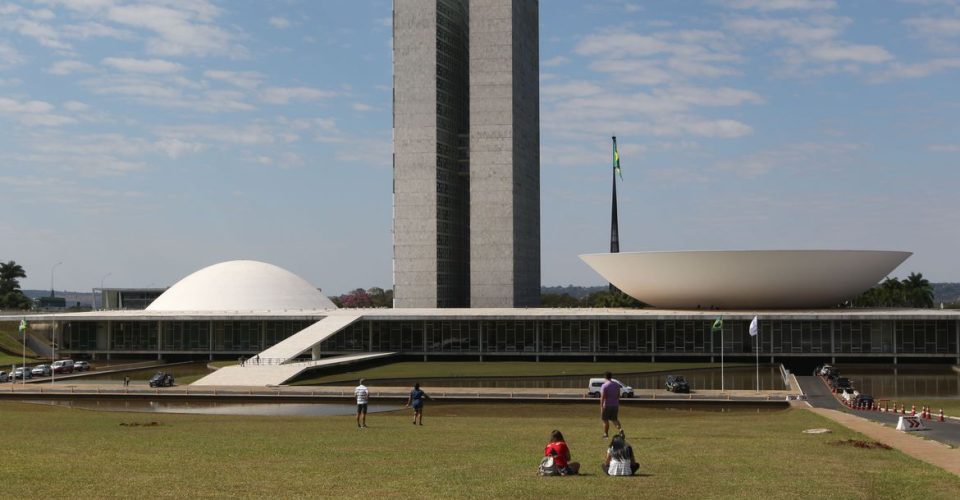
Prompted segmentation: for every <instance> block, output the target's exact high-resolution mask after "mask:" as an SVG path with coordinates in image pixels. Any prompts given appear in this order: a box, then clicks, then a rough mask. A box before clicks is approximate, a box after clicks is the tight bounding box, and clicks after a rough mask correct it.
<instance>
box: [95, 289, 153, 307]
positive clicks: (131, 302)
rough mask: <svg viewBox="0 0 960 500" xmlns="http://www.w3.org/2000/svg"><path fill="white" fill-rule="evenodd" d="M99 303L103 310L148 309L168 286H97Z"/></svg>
mask: <svg viewBox="0 0 960 500" xmlns="http://www.w3.org/2000/svg"><path fill="white" fill-rule="evenodd" d="M95 291H96V292H97V294H96V295H97V297H96V300H97V304H95V306H99V307H97V308H98V309H102V310H108V311H111V310H120V309H133V310H139V309H146V308H147V306H149V305H150V304H151V303H153V301H154V300H156V298H157V297H159V296H160V295H162V294H163V292H165V291H167V289H166V288H97V289H95Z"/></svg>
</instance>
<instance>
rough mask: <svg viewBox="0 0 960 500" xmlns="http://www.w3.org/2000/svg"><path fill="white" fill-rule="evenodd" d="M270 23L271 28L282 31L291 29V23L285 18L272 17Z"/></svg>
mask: <svg viewBox="0 0 960 500" xmlns="http://www.w3.org/2000/svg"><path fill="white" fill-rule="evenodd" d="M268 22H269V23H270V26H273V27H274V28H277V29H281V30H282V29H286V28H289V27H290V21H288V20H287V19H285V18H283V17H271V18H270V20H269V21H268Z"/></svg>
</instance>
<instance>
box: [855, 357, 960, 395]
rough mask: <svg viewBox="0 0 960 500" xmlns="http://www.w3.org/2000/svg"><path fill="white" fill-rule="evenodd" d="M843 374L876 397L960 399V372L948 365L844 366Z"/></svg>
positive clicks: (865, 391)
mask: <svg viewBox="0 0 960 500" xmlns="http://www.w3.org/2000/svg"><path fill="white" fill-rule="evenodd" d="M837 368H839V369H840V373H841V374H842V375H843V376H844V377H847V378H849V379H850V380H851V381H852V382H853V386H854V387H855V388H856V389H857V390H858V391H860V392H863V393H866V394H870V395H872V396H873V397H874V398H902V397H933V398H960V373H957V372H955V371H953V370H952V369H950V367H949V366H946V367H928V366H924V367H916V366H914V367H911V366H905V367H897V368H894V367H892V366H882V367H880V366H875V367H862V366H855V365H854V366H849V365H847V366H844V365H840V366H838V367H837Z"/></svg>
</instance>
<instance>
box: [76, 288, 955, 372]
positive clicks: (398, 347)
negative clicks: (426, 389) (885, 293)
mask: <svg viewBox="0 0 960 500" xmlns="http://www.w3.org/2000/svg"><path fill="white" fill-rule="evenodd" d="M438 292H443V293H441V294H439V296H440V297H442V298H443V299H441V300H448V301H450V304H449V305H460V306H462V305H465V304H461V303H459V302H461V301H463V300H465V299H463V297H465V296H466V287H464V286H450V285H446V284H443V283H438ZM461 296H463V297H461ZM312 323H313V322H312V321H262V322H261V321H213V322H210V321H164V322H160V323H158V322H157V321H122V322H117V323H114V324H113V325H112V326H111V330H110V336H109V338H110V346H109V350H113V351H124V350H129V351H140V350H157V349H158V344H157V341H158V334H157V332H158V325H162V329H163V335H162V337H161V341H160V347H159V349H160V350H165V351H207V350H215V351H224V350H226V351H244V352H246V351H259V350H263V349H266V348H267V347H269V346H271V345H273V344H276V343H277V342H280V341H281V340H283V339H286V338H287V337H289V336H291V335H293V334H294V333H296V332H298V331H300V330H302V329H304V328H306V327H307V326H309V325H310V324H312ZM711 323H712V322H711V321H693V320H677V321H672V320H665V321H664V320H661V321H654V320H630V321H626V320H563V321H553V320H551V321H546V320H545V321H537V320H517V321H487V320H473V321H468V320H431V321H361V322H357V323H354V324H353V325H350V326H349V327H347V328H346V329H345V330H344V331H342V332H340V333H338V334H336V335H334V336H333V337H332V338H330V339H328V340H326V341H324V343H323V344H322V345H321V350H323V351H325V352H350V351H395V352H396V351H399V352H417V353H419V352H449V353H458V352H462V353H477V352H503V353H511V352H518V353H519V352H545V353H562V352H570V353H615V352H616V353H638V354H643V353H690V354H700V353H719V352H720V338H721V336H720V335H719V334H714V333H712V332H711ZM748 324H749V323H748V322H746V321H729V320H728V321H726V322H725V323H724V330H723V336H722V338H723V350H724V351H725V352H727V353H729V354H738V353H752V352H754V351H755V350H756V349H758V348H759V350H760V352H762V353H772V354H782V353H798V354H827V353H831V352H836V353H848V354H856V353H879V354H890V355H893V354H956V353H957V352H958V351H957V324H956V322H955V321H937V320H929V321H912V320H897V321H836V322H834V323H833V328H832V329H831V322H830V321H788V320H770V321H764V322H762V323H761V328H760V335H759V338H755V337H751V336H750V335H749V333H748ZM211 328H212V330H211ZM106 332H107V328H106V323H104V322H78V321H74V322H69V323H66V324H65V326H64V330H63V335H62V347H63V348H64V349H66V350H73V351H92V350H107V349H108V347H107V338H108V336H107V333H106ZM481 332H482V335H481ZM211 341H212V346H211Z"/></svg>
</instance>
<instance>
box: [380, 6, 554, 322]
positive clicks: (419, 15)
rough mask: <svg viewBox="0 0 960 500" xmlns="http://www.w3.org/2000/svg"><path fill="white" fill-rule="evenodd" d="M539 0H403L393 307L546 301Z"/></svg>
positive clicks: (397, 9) (396, 78)
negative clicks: (542, 290) (542, 244)
mask: <svg viewBox="0 0 960 500" xmlns="http://www.w3.org/2000/svg"><path fill="white" fill-rule="evenodd" d="M538 8H539V6H538V1H537V0H394V3H393V144H394V146H393V276H394V279H393V282H394V306H395V307H425V308H434V307H526V306H536V305H539V303H540V104H539V101H540V95H539V94H540V93H539V57H540V51H539V46H538V44H539V29H538V19H539V14H538Z"/></svg>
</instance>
